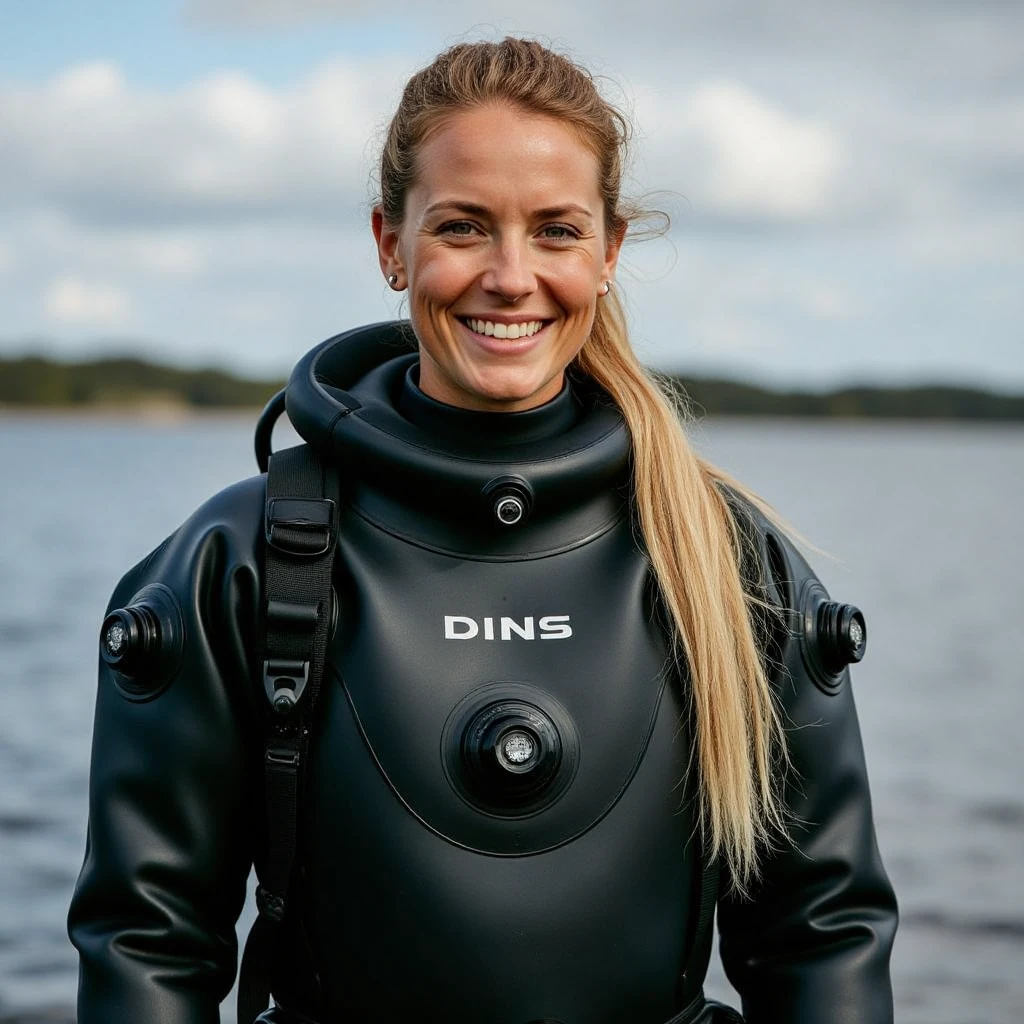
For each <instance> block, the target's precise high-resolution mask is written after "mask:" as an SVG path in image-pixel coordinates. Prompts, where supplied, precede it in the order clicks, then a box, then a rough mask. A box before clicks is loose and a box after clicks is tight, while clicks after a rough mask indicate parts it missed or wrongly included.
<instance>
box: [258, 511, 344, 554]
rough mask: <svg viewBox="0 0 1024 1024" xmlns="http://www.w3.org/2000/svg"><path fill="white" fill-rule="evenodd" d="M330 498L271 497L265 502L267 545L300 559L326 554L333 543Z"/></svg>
mask: <svg viewBox="0 0 1024 1024" xmlns="http://www.w3.org/2000/svg"><path fill="white" fill-rule="evenodd" d="M334 513H335V504H334V502H333V501H332V500H331V499H330V498H272V499H271V500H270V501H269V502H267V525H266V538H267V543H268V544H269V545H270V546H271V547H272V548H276V549H277V550H278V551H283V552H284V553H285V554H287V555H295V556H298V557H300V558H316V557H317V556H319V555H323V554H326V553H327V552H328V551H329V550H330V548H331V543H332V541H333V540H334V523H335V517H334Z"/></svg>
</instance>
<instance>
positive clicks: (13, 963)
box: [0, 0, 1024, 1024]
mask: <svg viewBox="0 0 1024 1024" xmlns="http://www.w3.org/2000/svg"><path fill="white" fill-rule="evenodd" d="M507 6H508V5H503V4H498V3H495V2H493V0H480V2H478V3H476V4H474V5H473V6H472V11H471V13H469V14H467V12H466V7H465V5H463V4H456V3H454V2H451V0H436V2H435V3H434V4H433V5H432V9H430V10H429V11H428V10H426V5H415V6H413V5H404V4H401V3H391V4H386V5H381V4H369V3H363V2H361V0H150V2H147V3H146V4H132V3H128V2H127V0H121V2H117V0H94V2H92V3H90V4H79V3H73V2H72V0H60V2H58V0H36V2H35V3H34V4H32V5H27V4H26V5H18V7H17V9H16V10H15V9H11V10H9V11H5V13H4V18H3V22H4V24H3V31H2V33H0V472H2V480H3V483H2V484H0V583H2V586H0V653H2V657H0V694H2V695H3V698H4V713H3V715H0V849H2V856H0V1022H5V1024H11V1022H14V1021H20V1022H27V1021H31V1020H35V1021H43V1020H47V1021H54V1022H61V1024H66V1022H69V1021H71V1020H73V1016H74V1014H73V1009H72V1007H73V1003H74V992H75V985H76V979H75V969H76V968H75V957H74V955H73V954H74V951H73V950H72V949H71V947H70V946H69V945H68V943H67V940H66V937H65V935H64V915H65V914H66V908H67V901H68V899H69V897H70V892H71V888H72V886H73V884H74V879H75V875H76V873H77V870H78V867H79V865H80V863H81V858H82V854H83V849H84V834H85V813H86V807H85V789H86V781H87V774H88V757H89V738H90V730H91V714H92V702H93V688H94V685H95V681H94V677H95V659H96V653H95V651H96V632H97V629H98V626H99V623H100V620H101V618H102V614H103V609H104V607H105V604H106V600H107V595H108V594H109V592H110V590H111V589H112V587H113V585H114V583H115V582H116V580H117V578H118V577H119V576H120V575H121V573H122V572H123V571H124V570H125V569H126V568H127V567H128V566H130V565H131V564H133V563H134V562H135V561H137V560H138V559H139V558H140V557H142V556H143V555H144V554H145V553H146V552H147V551H148V550H150V549H151V548H152V547H154V546H155V545H156V544H157V543H158V542H159V541H160V540H161V539H162V538H163V537H164V536H165V535H166V534H167V533H168V532H170V531H171V530H173V529H174V528H175V527H176V526H177V524H178V523H180V521H181V520H182V519H183V518H184V517H185V516H186V515H188V513H189V512H190V510H191V509H192V508H194V506H195V505H196V504H197V503H198V502H200V501H201V500H202V499H203V498H204V497H206V496H207V495H208V494H210V493H211V492H213V491H215V490H217V489H219V488H220V487H222V486H224V485H225V484H227V483H229V482H231V481H232V480H235V479H238V478H239V477H241V476H244V475H247V474H248V473H250V472H252V471H253V470H254V462H253V460H252V457H251V454H250V453H251V433H252V427H253V424H254V421H255V413H254V412H253V411H252V409H251V407H252V406H253V405H254V404H255V405H258V404H259V402H261V401H262V400H263V398H265V397H266V395H268V394H269V393H270V392H271V391H272V390H273V388H274V386H275V383H274V382H277V381H280V379H282V378H283V377H284V376H286V374H287V372H288V369H289V368H290V367H291V365H292V364H293V363H294V361H295V360H296V359H297V358H298V357H299V356H300V355H301V354H302V353H303V352H305V351H306V350H307V349H308V348H309V347H310V346H311V345H313V344H315V343H316V342H317V341H319V340H321V339H323V338H325V337H327V336H329V335H331V334H334V333H336V332H337V331H339V330H343V329H345V328H347V327H349V326H353V325H356V324H359V323H364V322H370V321H374V320H380V319H385V318H388V317H391V316H394V315H401V314H402V306H401V303H400V300H398V299H397V298H396V297H395V296H393V295H392V293H391V292H390V291H389V290H388V289H387V287H386V285H385V284H384V282H383V281H382V280H381V276H380V272H379V269H378V268H377V264H376V259H375V256H374V253H373V250H372V242H371V238H370V235H369V231H368V230H367V221H368V211H369V205H370V203H371V202H372V198H373V196H374V185H373V164H374V160H375V156H376V151H377V145H378V142H379V139H380V136H381V132H382V129H383V125H384V123H385V122H386V119H387V117H388V116H389V114H390V112H391V111H392V110H393V108H394V105H395V103H396V101H397V98H398V95H399V92H400V89H401V86H402V84H403V83H404V81H405V80H406V78H407V77H408V75H409V74H410V73H411V72H412V71H414V70H415V69H416V68H417V67H419V66H422V65H423V64H424V63H426V62H428V61H429V60H430V58H431V57H432V56H433V55H434V54H435V53H436V52H437V51H439V50H440V49H441V48H443V47H444V46H445V45H448V44H450V43H452V42H456V41H459V40H461V39H475V38H481V37H484V38H500V36H502V35H503V34H505V33H508V32H512V33H516V34H529V35H536V36H540V37H542V38H543V39H545V40H546V41H548V42H549V43H551V44H553V45H555V46H556V47H559V48H563V49H566V50H568V51H570V52H571V53H573V54H574V55H575V56H576V57H577V58H578V59H579V60H580V61H581V62H582V63H584V64H585V65H587V66H588V67H590V68H591V69H592V70H593V71H595V72H596V73H598V74H600V75H601V76H604V79H603V87H604V88H605V91H606V92H607V94H608V95H609V96H610V97H611V98H613V99H614V100H615V101H616V102H618V103H619V104H620V105H621V106H622V107H623V108H624V109H625V110H626V111H627V112H628V113H629V114H630V115H631V117H632V118H633V120H634V123H635V126H636V138H635V161H634V163H633V165H632V167H631V171H630V181H629V188H630V191H631V193H632V194H633V195H637V196H643V197H647V203H648V205H649V206H651V207H654V208H658V209H661V210H664V211H666V212H668V213H669V214H670V215H671V217H672V227H671V229H670V230H669V231H668V232H667V234H665V235H664V236H663V237H660V238H656V239H653V240H647V241H643V242H638V243H637V244H635V245H633V246H630V247H628V249H627V251H626V255H625V260H624V264H625V265H624V266H622V268H621V272H620V275H619V289H620V291H621V292H622V293H623V294H624V295H625V297H626V301H627V305H628V308H629V310H630V313H631V317H632V323H633V327H634V331H635V340H636V343H637V347H638V348H639V350H640V352H641V354H642V356H643V358H644V359H645V360H646V361H647V362H648V363H650V364H651V365H653V366H655V367H657V368H659V369H661V370H664V371H667V372H670V373H674V374H677V375H681V376H683V377H684V378H685V379H687V380H689V381H691V384H692V389H691V393H692V394H693V396H694V398H695V399H696V401H697V405H698V408H697V412H698V415H699V419H698V422H696V423H695V424H694V426H693V434H694V439H695V441H696V443H697V444H698V446H699V447H700V448H701V449H702V450H703V451H705V452H706V453H707V454H709V455H710V456H711V457H712V458H713V459H715V460H716V461H718V462H719V463H721V464H722V465H724V466H725V467H726V468H728V469H730V470H731V471H732V472H734V473H736V474H737V475H738V476H740V477H741V478H742V479H744V480H745V481H746V482H747V483H749V484H751V485H752V486H754V487H755V488H756V489H758V490H760V491H761V493H762V494H764V495H765V496H766V497H767V498H768V499H769V500H770V501H771V502H773V503H774V504H775V505H776V507H777V508H778V509H779V510H780V511H781V513H782V514H783V515H784V516H786V517H787V518H788V519H789V520H790V521H791V522H793V523H794V524H795V525H796V526H797V527H798V528H799V529H800V530H802V531H803V532H804V534H805V535H806V536H808V537H809V538H810V539H811V540H812V541H813V542H814V543H815V544H817V545H818V546H819V547H821V548H822V549H824V550H825V551H826V552H827V553H828V556H829V557H822V556H820V555H816V556H814V561H815V564H816V565H817V567H818V569H819V571H820V573H821V575H822V577H823V579H824V581H825V583H826V585H827V586H828V587H829V589H830V590H831V592H832V594H833V596H834V597H835V598H836V599H838V600H842V601H851V602H853V603H856V604H859V605H860V606H861V607H862V608H863V609H864V611H865V613H866V615H867V619H868V623H869V632H870V641H869V653H868V657H867V659H866V660H865V662H864V663H863V664H862V665H861V666H859V667H858V668H857V669H856V670H855V672H854V687H855V690H856V694H857V699H858V705H859V708H860V713H861V719H862V726H863V730H864V736H865V746H866V748H867V755H868V764H869V770H870V772H871V777H872V784H873V792H874V799H875V807H876V817H877V826H878V832H879V841H880V844H881V847H882V852H883V855H884V857H885V859H886V863H887V865H888V867H889V869H890V872H891V874H892V876H893V879H894V882H895V883H896V886H897V890H898V893H899V896H900V899H901V904H902V909H903V925H902V928H901V932H900V935H899V937H898V942H897V947H896V952H895V957H894V979H895V985H896V993H897V1004H898V1015H897V1019H898V1020H899V1021H901V1022H905V1024H975V1022H978V1024H980V1022H984V1024H988V1022H1009V1021H1017V1020H1021V1019H1024V981H1022V979H1021V976H1020V969H1019V965H1020V962H1021V958H1022V955H1024V797H1022V795H1021V790H1020V778H1021V769H1022V767H1024V766H1022V763H1021V755H1020V744H1019V739H1018V732H1019V728H1020V726H1019V723H1020V722H1021V720H1022V713H1024V698H1022V692H1024V671H1022V669H1021V662H1020V658H1019V653H1018V647H1019V636H1020V622H1021V618H1022V613H1024V599H1022V597H1021V589H1020V583H1019V581H1020V580H1021V578H1022V577H1024V544H1022V542H1021V538H1020V529H1019V521H1020V512H1019V510H1020V508H1021V507H1022V505H1024V428H1022V423H1024V411H1022V408H1024V397H1022V396H1024V329H1022V324H1024V315H1022V314H1024V288H1022V286H1021V281H1022V280H1024V6H1022V5H1020V4H1016V3H1003V2H998V0H963V2H957V0H908V2H905V3H901V4H884V3H880V2H876V0H863V2H860V3H856V4H854V3H849V2H840V0H823V2H820V3H817V4H814V5H810V4H805V3H799V2H797V0H765V2H747V3H737V2H731V0H717V2H713V0H693V2H689V3H682V4H677V5H672V6H670V5H667V4H664V3H662V2H656V0H633V2H631V3H630V4H628V5H626V6H625V7H624V6H623V5H619V4H611V3H607V2H605V0H589V2H587V3H584V2H583V0H563V2H561V3H560V4H551V3H550V2H543V3H542V2H540V0H520V2H519V3H517V4H516V5H515V7H516V12H517V13H516V14H515V15H514V16H509V14H508V11H507ZM514 158H515V154H510V159H514ZM114 356H116V357H118V361H117V362H97V360H101V359H104V358H105V357H114ZM45 360H49V361H48V362H47V361H45ZM128 360H131V362H128ZM72 364H73V365H72ZM83 364H91V365H83ZM143 364H145V365H143ZM150 364H157V366H156V368H154V367H153V366H151V365H150ZM211 367H212V368H215V369H216V370H217V371H218V372H212V371H210V370H209V369H208V368H211ZM200 370H202V371H203V372H199V371H200ZM239 378H242V379H244V380H255V381H256V383H255V384H246V383H244V381H242V382H240V381H239ZM710 379H714V381H717V382H718V383H717V384H715V385H714V386H711V385H710V384H709V383H708V381H709V380H710ZM41 382H42V383H41ZM722 382H730V383H729V385H728V386H726V385H725V384H723V383H722ZM716 388H717V390H716ZM730 388H731V390H730ZM33 389H34V390H33ZM794 393H796V394H794ZM737 395H738V396H740V397H739V398H737ZM752 395H753V396H754V398H751V396H752ZM766 396H767V397H766ZM937 396H938V397H937ZM228 406H232V407H234V408H235V411H233V412H231V413H227V412H225V411H224V408H225V407H228ZM200 410H202V411H201V412H200ZM704 412H706V413H711V414H713V415H710V416H708V415H703V413H704ZM730 412H732V413H736V412H743V413H745V415H744V416H742V417H739V416H726V415H717V414H725V413H730ZM771 413H781V414H784V415H782V416H771V417H770V418H765V417H766V414H771ZM836 413H839V414H841V415H839V416H837V415H835V414H836ZM753 414H757V416H756V417H755V416H754V415H753ZM879 414H884V415H879ZM280 443H286V442H285V441H283V440H281V441H280ZM711 989H712V990H713V991H716V992H719V993H721V994H723V995H725V994H727V993H728V990H727V987H726V982H725V981H724V979H723V978H722V977H721V974H720V972H718V971H716V972H715V974H714V976H713V978H712V982H711ZM223 1019H224V1020H225V1021H226V1022H230V1021H232V1020H233V1019H234V1018H233V1014H232V1011H231V1010H230V1009H229V1008H227V1007H225V1011H224V1017H223Z"/></svg>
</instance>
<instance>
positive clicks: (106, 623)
mask: <svg viewBox="0 0 1024 1024" xmlns="http://www.w3.org/2000/svg"><path fill="white" fill-rule="evenodd" d="M182 635H183V629H182V621H181V610H180V608H179V606H178V602H177V599H176V598H175V597H174V594H173V593H171V591H170V590H168V589H167V587H165V586H163V585H161V584H151V585H150V586H148V587H145V588H143V589H142V590H140V591H139V593H137V594H136V595H135V596H134V597H133V598H132V599H131V601H130V602H129V603H128V604H127V605H125V606H124V607H123V608H117V609H115V610H114V611H112V612H111V613H110V614H109V615H108V616H107V617H106V618H105V619H104V620H103V625H102V626H101V627H100V657H101V658H102V659H103V660H104V661H105V662H106V663H107V664H108V665H109V666H110V667H111V668H112V669H113V670H114V682H115V684H116V685H117V688H118V689H119V690H120V691H121V693H122V695H123V696H125V697H127V698H128V699H129V700H136V701H138V700H149V699H150V698H152V697H155V696H156V695H157V694H158V693H159V692H160V691H161V690H163V689H164V687H166V686H167V685H168V684H169V683H170V681H171V680H172V679H173V678H174V675H175V673H176V672H177V670H178V666H179V664H180V662H181V652H182Z"/></svg>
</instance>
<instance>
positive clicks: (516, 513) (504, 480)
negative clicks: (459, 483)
mask: <svg viewBox="0 0 1024 1024" xmlns="http://www.w3.org/2000/svg"><path fill="white" fill-rule="evenodd" d="M483 495H484V500H485V501H486V502H487V503H488V504H489V505H490V508H491V513H492V515H493V516H494V519H495V522H497V524H498V525H499V526H518V525H519V524H520V523H522V522H524V521H525V520H526V518H527V517H528V516H529V514H530V510H531V509H532V508H533V489H532V488H531V487H530V485H529V484H528V483H527V482H526V481H525V480H524V479H523V478H522V477H521V476H500V477H498V478H497V479H496V480H492V481H491V482H490V483H488V484H487V486H486V487H485V488H484V491H483Z"/></svg>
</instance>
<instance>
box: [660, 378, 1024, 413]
mask: <svg viewBox="0 0 1024 1024" xmlns="http://www.w3.org/2000/svg"><path fill="white" fill-rule="evenodd" d="M669 379H670V380H672V381H673V382H674V383H675V384H676V385H678V386H680V387H681V388H682V390H683V392H684V393H685V395H686V396H687V398H688V399H689V405H690V407H691V409H692V410H693V412H694V413H695V414H697V415H701V414H706V415H708V416H813V417H827V416H831V417H846V418H864V419H867V418H878V419H940V420H1002V421H1007V420H1014V421H1021V420H1024V395H1002V394H996V393H994V392H992V391H984V390H982V389H980V388H962V387H953V386H948V385H938V384H932V385H918V386H914V387H899V388H898V387H869V386H867V385H861V386H857V387H846V388H839V389H837V390H833V391H823V392H817V391H773V390H769V389H766V388H761V387H757V386H756V385H753V384H743V383H740V382H738V381H731V380H720V379H718V378H714V377H689V376H682V377H675V376H671V377H669Z"/></svg>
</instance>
